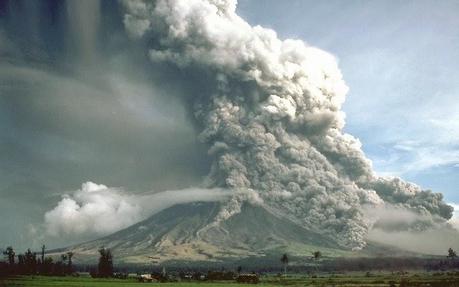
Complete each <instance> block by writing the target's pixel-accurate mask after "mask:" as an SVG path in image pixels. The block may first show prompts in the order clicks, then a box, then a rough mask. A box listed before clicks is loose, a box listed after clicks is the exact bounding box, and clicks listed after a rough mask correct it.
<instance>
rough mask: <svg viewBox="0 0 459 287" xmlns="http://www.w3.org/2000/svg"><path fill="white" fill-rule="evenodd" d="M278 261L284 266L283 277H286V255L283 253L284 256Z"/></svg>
mask: <svg viewBox="0 0 459 287" xmlns="http://www.w3.org/2000/svg"><path fill="white" fill-rule="evenodd" d="M280 261H281V262H282V264H284V276H286V275H287V265H288V255H287V253H284V255H282V257H281V259H280Z"/></svg>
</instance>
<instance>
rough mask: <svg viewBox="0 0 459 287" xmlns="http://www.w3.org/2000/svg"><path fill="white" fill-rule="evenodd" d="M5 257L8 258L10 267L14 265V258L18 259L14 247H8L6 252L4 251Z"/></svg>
mask: <svg viewBox="0 0 459 287" xmlns="http://www.w3.org/2000/svg"><path fill="white" fill-rule="evenodd" d="M3 255H5V256H7V257H8V263H9V264H10V265H14V258H15V257H16V253H15V252H14V249H13V247H12V246H8V247H7V248H6V250H5V251H3Z"/></svg>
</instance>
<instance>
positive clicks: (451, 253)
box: [446, 247, 457, 259]
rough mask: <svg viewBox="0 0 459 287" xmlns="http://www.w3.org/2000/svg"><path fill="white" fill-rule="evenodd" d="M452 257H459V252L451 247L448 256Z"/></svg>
mask: <svg viewBox="0 0 459 287" xmlns="http://www.w3.org/2000/svg"><path fill="white" fill-rule="evenodd" d="M446 257H448V258H450V259H456V258H457V254H456V251H454V250H453V249H452V248H451V247H450V248H449V249H448V256H446Z"/></svg>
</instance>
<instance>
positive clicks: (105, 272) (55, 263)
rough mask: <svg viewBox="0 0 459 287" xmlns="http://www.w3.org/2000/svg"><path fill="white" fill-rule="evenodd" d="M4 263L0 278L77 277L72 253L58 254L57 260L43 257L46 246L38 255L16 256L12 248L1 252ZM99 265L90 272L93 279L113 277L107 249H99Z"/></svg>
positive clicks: (0, 270) (24, 254)
mask: <svg viewBox="0 0 459 287" xmlns="http://www.w3.org/2000/svg"><path fill="white" fill-rule="evenodd" d="M2 254H3V255H4V256H5V261H4V262H0V276H2V277H6V276H13V275H44V276H67V275H77V273H76V272H75V268H74V265H73V261H72V260H73V256H74V253H73V252H71V251H68V252H65V253H62V254H60V256H59V257H58V259H57V260H55V259H53V257H51V256H45V254H46V246H45V245H43V246H42V247H41V252H40V254H37V252H32V251H31V250H30V249H27V250H26V251H25V252H24V253H22V254H16V251H15V250H14V248H13V247H12V246H8V247H7V248H5V249H4V250H3V251H2ZM99 254H100V257H99V264H98V265H97V269H94V270H91V272H90V273H91V276H93V277H111V276H113V255H112V253H111V251H110V249H108V248H104V247H102V248H100V249H99Z"/></svg>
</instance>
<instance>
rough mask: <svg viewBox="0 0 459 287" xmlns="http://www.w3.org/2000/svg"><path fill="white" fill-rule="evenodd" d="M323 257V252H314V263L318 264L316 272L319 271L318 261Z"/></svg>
mask: <svg viewBox="0 0 459 287" xmlns="http://www.w3.org/2000/svg"><path fill="white" fill-rule="evenodd" d="M320 257H322V252H320V251H314V252H312V258H314V261H315V262H316V264H315V265H316V272H317V271H318V267H317V260H319V258H320Z"/></svg>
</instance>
